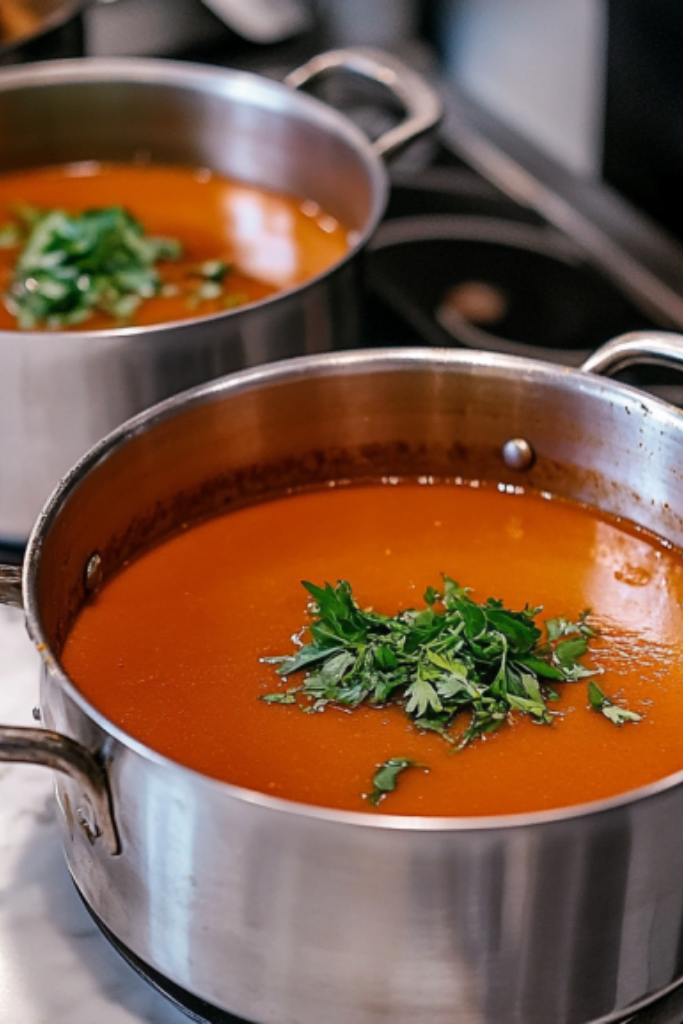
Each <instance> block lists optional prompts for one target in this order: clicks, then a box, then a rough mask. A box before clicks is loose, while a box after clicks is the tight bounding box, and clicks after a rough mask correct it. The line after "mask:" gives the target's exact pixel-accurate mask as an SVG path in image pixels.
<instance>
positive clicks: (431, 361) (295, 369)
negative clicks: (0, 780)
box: [22, 348, 683, 833]
mask: <svg viewBox="0 0 683 1024" xmlns="http://www.w3.org/2000/svg"><path fill="white" fill-rule="evenodd" d="M434 365H441V366H456V367H458V366H459V367H461V368H462V369H463V370H465V371H469V372H474V371H477V372H489V373H501V372H503V373H505V372H507V373H508V374H511V373H512V374H515V375H517V376H520V375H525V376H526V377H527V378H532V377H533V378H535V379H538V378H540V379H541V380H544V379H545V380H548V381H549V382H550V381H554V382H556V383H558V382H560V381H562V382H569V384H570V385H571V386H573V387H577V388H579V390H580V391H582V392H586V391H588V392H589V393H595V394H596V395H598V394H601V393H604V392H605V391H607V392H608V393H609V394H610V396H613V397H614V398H615V399H619V400H622V401H625V402H626V405H627V407H628V408H629V409H632V411H633V413H635V414H638V415H640V416H642V415H643V414H651V415H656V416H658V417H659V418H660V422H661V423H662V425H664V426H666V425H667V424H668V425H669V426H670V427H671V428H672V429H678V430H681V429H683V421H681V413H680V410H679V409H678V408H677V407H676V406H673V405H669V404H668V403H667V402H664V401H662V400H661V399H659V398H655V397H653V396H651V395H649V394H647V393H645V392H643V391H641V390H639V389H638V388H634V387H631V386H630V385H627V384H622V383H620V382H616V381H613V380H609V379H605V378H604V377H600V376H598V375H596V374H592V373H589V372H586V371H584V370H581V369H574V368H571V367H563V366H557V365H555V364H552V363H547V362H545V361H543V360H540V359H529V358H526V357H523V356H510V355H501V354H499V353H491V352H485V351H473V350H470V349H462V350H451V349H428V348H387V349H364V350H349V351H346V352H326V353H317V354H315V355H307V356H299V357H296V358H290V359H284V360H280V361H278V362H272V363H267V364H264V365H261V366H257V367H253V368H249V369H246V370H241V371H237V372H235V373H232V374H228V375H227V376H225V377H222V378H219V379H218V380H214V381H209V382H208V383H205V384H200V385H198V386H197V387H194V388H191V389H189V390H187V391H185V392H181V393H180V394H178V395H174V396H172V397H171V398H168V399H166V400H165V401H163V402H159V403H158V404H157V405H154V406H152V407H151V408H149V409H147V410H145V411H143V412H141V413H139V414H138V415H137V416H135V417H133V418H132V419H130V420H128V421H127V422H125V423H123V424H122V425H121V426H119V427H117V428H116V429H115V430H113V431H112V432H111V433H110V434H108V435H107V436H106V437H105V438H103V439H102V440H101V441H99V442H98V443H97V444H96V445H95V446H94V447H93V448H91V449H90V451H89V452H87V453H86V454H85V455H84V456H83V458H82V459H80V460H79V462H78V463H76V465H75V466H74V467H73V468H72V469H71V470H70V471H69V472H68V473H67V474H66V475H65V476H64V477H63V478H62V480H61V481H60V483H59V484H58V485H57V487H56V488H55V489H54V491H53V492H52V494H51V496H50V497H49V498H48V500H47V502H46V503H45V505H44V507H43V509H42V511H41V513H40V515H39V516H38V519H37V520H36V523H35V524H34V527H33V530H32V531H31V535H30V537H29V540H28V544H27V548H26V557H25V559H24V564H23V570H22V589H23V594H24V608H25V622H26V628H27V630H28V633H29V636H30V637H31V640H32V641H33V643H34V645H35V647H36V648H37V650H38V652H39V653H40V656H41V658H42V660H43V662H44V663H45V666H46V668H47V670H48V671H49V672H50V673H52V674H54V675H57V676H58V678H59V682H60V685H61V686H63V687H64V689H65V690H66V692H67V693H68V694H69V696H70V697H71V699H72V700H73V701H74V702H75V703H76V704H77V705H78V706H79V707H80V708H81V710H82V711H83V712H84V713H85V714H86V715H87V716H88V717H90V718H91V719H92V720H93V721H94V722H96V723H97V725H99V727H100V728H102V729H103V730H104V731H105V732H106V733H107V734H108V735H109V736H113V737H114V738H115V739H116V740H117V741H118V742H120V743H121V744H122V745H123V746H124V747H127V748H129V749H131V750H133V751H135V752H136V753H137V754H139V755H140V756H142V757H144V758H145V759H146V760H148V761H150V762H152V763H154V764H156V765H158V766H160V767H163V768H165V769H170V770H173V771H176V772H178V771H179V772H181V773H185V772H190V773H191V775H192V776H193V777H195V778H196V779H201V780H202V783H203V784H206V785H209V786H213V787H215V786H217V787H219V788H220V790H221V791H222V792H224V793H225V794H226V795H229V796H230V797H232V798H233V799H236V800H240V801H242V802H245V803H249V804H253V805H258V806H262V807H265V808H270V809H273V810H277V811H280V812H281V813H286V814H290V815H293V816H295V817H304V818H307V819H311V820H314V821H326V822H338V823H340V824H346V825H357V826H361V827H364V828H380V829H388V830H390V831H399V832H454V833H460V832H479V831H486V832H489V831H501V830H513V829H518V828H525V827H531V826H542V825H545V826H553V825H557V824H562V823H563V822H565V821H569V820H575V819H580V818H586V817H591V818H592V817H593V816H594V815H597V814H607V813H609V812H611V811H616V810H619V809H623V808H625V807H628V806H630V805H631V804H634V803H638V802H640V801H642V800H647V799H651V798H655V797H657V796H660V795H664V794H666V793H668V792H669V791H670V790H672V789H675V788H677V787H678V786H680V785H682V784H683V768H682V769H681V770H680V771H678V772H675V773H673V774H671V775H667V776H665V777H664V778H662V779H659V780H657V781H655V782H652V783H648V784H647V785H645V786H641V787H639V788H637V789H633V790H629V791H628V792H626V793H622V794H619V795H617V796H613V797H609V798H606V799H602V800H597V801H592V802H590V803H583V804H575V805H571V806H569V807H562V808H555V809H551V810H543V811H533V812H526V813H521V814H509V815H495V816H482V817H476V816H469V817H457V816H453V817H450V816H449V817H430V816H424V817H422V816H403V815H392V814H387V813H383V814H380V815H374V814H369V813H365V812H360V811H342V810H336V809H331V808H326V807H318V806H316V805H309V804H302V803H297V802H295V801H291V800H285V799H282V798H279V797H273V796H269V795H267V794H265V793H260V792H258V791H257V790H251V789H247V788H244V787H241V786H237V785H234V784H232V783H228V782H223V781H221V780H218V779H214V778H212V777H210V776H207V775H204V774H203V773H201V772H197V771H195V770H194V769H191V768H187V767H186V766H185V765H182V764H180V763H178V762H176V761H173V760H172V759H170V758H168V757H166V756H165V755H163V754H160V753H158V752H157V751H155V750H154V749H153V748H151V747H148V746H147V745H146V744H145V743H143V742H142V741H140V740H136V739H135V738H134V737H132V736H130V735H128V733H126V732H125V730H123V729H122V728H120V727H119V726H117V725H115V724H113V723H111V722H110V721H109V720H108V719H107V718H106V716H105V715H103V714H101V713H100V712H98V711H97V709H96V708H94V707H93V706H92V705H91V704H90V702H89V701H88V700H87V699H86V698H85V697H84V696H83V694H81V692H80V690H79V689H78V688H77V687H76V685H75V683H73V682H72V681H71V679H70V678H69V677H68V675H67V674H66V673H65V672H64V671H63V669H62V668H61V665H60V664H59V661H58V659H57V658H56V656H55V655H54V654H53V653H52V652H51V650H50V645H49V641H48V638H47V637H46V636H45V634H44V632H43V628H42V623H41V618H40V611H39V608H38V602H37V597H36V591H37V586H36V584H37V576H38V571H39V563H40V553H41V548H42V544H43V536H44V534H45V533H46V532H48V531H49V529H50V525H51V523H52V522H53V520H54V519H55V518H56V516H57V514H58V513H59V510H60V508H61V507H62V505H63V503H64V502H65V501H66V500H68V498H69V496H70V495H71V494H72V493H73V492H74V491H75V490H76V489H77V487H78V485H79V483H80V481H81V479H82V478H83V477H85V476H86V475H87V474H88V472H89V471H90V470H91V469H94V468H95V467H96V466H97V465H98V464H100V463H101V462H102V461H104V460H106V459H107V457H108V456H109V455H110V454H111V453H112V452H114V451H115V450H117V449H119V448H121V447H123V446H124V445H125V444H126V443H127V442H128V441H129V440H130V439H132V438H134V437H135V436H137V435H138V434H140V433H144V432H145V431H146V430H148V429H152V428H153V427H154V426H155V425H157V424H159V423H162V422H164V421H165V420H167V419H170V418H173V417H174V416H175V415H176V413H177V412H178V411H179V410H182V411H187V410H189V409H192V408H195V407H197V406H201V405H205V404H208V403H210V402H212V401H214V400H217V399H218V398H219V397H221V396H225V395H230V394H239V393H240V392H244V391H249V390H252V389H254V388H255V387H269V386H273V385H277V384H280V383H294V382H296V381H299V380H302V379H304V378H306V377H308V376H311V375H312V374H315V375H322V376H336V375H340V374H345V373H346V374H348V373H349V372H354V371H357V372H363V373H368V372H370V373H374V372H396V371H401V370H403V371H405V370H407V369H409V368H410V367H414V366H417V367H421V368H429V367H430V366H434Z"/></svg>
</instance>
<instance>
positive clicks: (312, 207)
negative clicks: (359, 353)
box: [0, 163, 349, 330]
mask: <svg viewBox="0 0 683 1024" xmlns="http://www.w3.org/2000/svg"><path fill="white" fill-rule="evenodd" d="M18 206H30V207H36V208H39V209H61V210H65V211H66V212H67V213H69V214H80V213H83V212H84V211H85V210H91V209H102V208H106V207H112V206H119V207H123V208H125V210H126V211H127V212H128V213H130V214H132V216H133V217H135V219H136V220H138V221H139V222H140V224H141V225H142V226H143V228H144V230H145V232H146V234H148V235H153V236H164V237H169V238H172V239H176V240H177V241H178V242H179V243H180V244H181V246H182V257H181V258H180V259H178V260H173V261H166V262H163V263H162V264H161V266H160V273H161V278H162V281H163V283H164V284H165V285H166V286H167V287H166V288H165V289H164V292H163V293H161V294H157V295H154V296H152V297H151V298H148V299H146V300H145V301H144V302H142V304H141V305H140V306H139V307H138V309H137V310H136V311H135V314H134V316H133V318H132V320H131V323H132V324H133V325H134V326H146V325H150V324H156V323H160V322H169V321H175V320H185V319H188V318H192V317H197V316H208V315H213V314H216V313H221V312H225V311H226V309H229V308H233V307H234V306H241V305H244V304H246V303H249V302H256V301H258V300H260V299H263V298H266V297H267V296H269V295H273V294H275V293H276V292H279V291H283V290H286V289H289V288H293V287H295V286H297V285H299V284H302V283H303V282H305V281H307V280H309V279H311V278H313V277H315V276H316V275H317V274H319V273H322V272H323V271H325V270H327V269H328V268H329V267H330V266H332V265H333V264H334V263H336V262H337V261H338V260H340V259H341V258H342V257H343V256H344V254H345V253H346V252H347V251H348V247H349V239H348V231H347V229H346V228H345V227H344V226H343V225H341V224H339V223H338V222H337V221H336V220H335V219H334V218H333V217H332V216H330V215H329V214H327V213H325V211H324V210H321V209H320V207H319V206H318V205H317V204H316V203H314V202H312V201H308V200H306V199H302V198H297V197H292V196H288V195H283V194H279V193H276V192H269V191H267V190H265V189H260V188H256V187H254V186H250V185H244V184H240V183H239V182H236V181H232V180H229V179H227V178H223V177H220V176H219V175H217V174H213V173H212V172H211V171H209V170H206V169H203V168H198V169H194V168H188V167H165V166H158V165H149V164H142V163H141V164H100V163H81V164H70V165H65V166H57V167H45V168H37V169H32V170H24V171H20V172H12V173H5V174H2V175H0V224H3V223H5V222H7V221H8V220H10V221H11V218H12V216H13V211H14V210H16V209H17V207H18ZM17 256H18V249H17V247H15V246H7V247H2V246H0V293H2V294H3V295H7V293H8V292H9V290H10V287H11V283H12V278H13V273H14V266H15V263H16V260H17ZM207 261H221V262H224V263H226V264H227V265H228V266H229V270H228V272H227V274H226V276H225V279H224V281H223V282H222V284H223V287H222V289H221V294H220V295H218V296H217V297H215V298H204V297H203V296H202V294H201V292H200V290H199V288H198V282H199V280H200V279H199V278H198V276H197V270H198V268H199V267H201V266H202V265H204V264H206V262H207ZM173 290H176V294H168V293H169V292H171V291H173ZM116 325H117V321H116V320H114V319H113V318H112V317H110V316H107V315H106V314H104V313H100V312H96V313H94V314H92V315H91V316H90V317H89V318H88V319H87V320H86V321H84V322H83V324H82V325H80V326H82V327H83V328H87V329H88V330H102V329H106V328H110V327H113V326H116ZM16 327H17V320H16V317H15V315H13V313H12V312H11V311H10V309H9V308H8V306H7V303H6V302H5V303H4V304H0V329H2V330H13V329H16ZM70 329H71V328H70Z"/></svg>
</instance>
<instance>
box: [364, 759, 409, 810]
mask: <svg viewBox="0 0 683 1024" xmlns="http://www.w3.org/2000/svg"><path fill="white" fill-rule="evenodd" d="M406 768H422V765H419V764H417V763H416V762H415V761H409V760H408V759H407V758H405V757H390V758H389V760H388V761H385V762H384V764H381V765H380V766H379V768H378V769H377V771H376V772H375V774H374V775H373V777H372V792H371V793H368V795H367V799H368V803H370V804H372V806H373V807H377V804H378V803H379V802H380V800H383V799H384V797H385V796H386V795H387V793H393V792H394V790H395V789H396V782H397V781H398V777H399V775H400V774H401V772H404V771H405V770H406Z"/></svg>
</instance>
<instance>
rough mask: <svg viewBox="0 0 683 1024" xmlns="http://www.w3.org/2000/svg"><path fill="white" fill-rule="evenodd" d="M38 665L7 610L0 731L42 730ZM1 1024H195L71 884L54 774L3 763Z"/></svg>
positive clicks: (17, 618) (1, 613)
mask: <svg viewBox="0 0 683 1024" xmlns="http://www.w3.org/2000/svg"><path fill="white" fill-rule="evenodd" d="M37 703H38V656H37V654H36V652H35V651H34V649H33V647H32V645H31V643H30V641H29V639H28V637H27V635H26V632H25V630H24V622H23V616H22V614H21V612H19V611H15V610H14V609H10V608H4V607H0V722H2V723H3V724H7V725H35V723H34V722H33V717H32V709H33V707H34V706H35V705H36V704H37ZM0 1021H2V1022H10V1021H16V1022H17V1024H187V1021H188V1018H187V1017H186V1016H185V1015H184V1014H183V1013H181V1012H180V1011H179V1010H177V1009H176V1008H175V1007H174V1006H172V1005H171V1004H170V1003H169V1002H168V1001H167V1000H166V999H165V998H164V997H163V996H160V995H159V994H158V993H157V992H155V991H154V990H153V989H152V988H151V987H150V986H149V985H147V983H146V982H144V981H142V980H141V979H140V978H139V977H138V976H137V974H136V973H135V972H134V971H133V970H132V968H130V967H129V966H128V965H127V964H126V963H125V962H124V961H123V960H122V959H121V957H120V956H119V955H118V953H116V952H115V951H114V950H113V949H112V947H111V946H109V944H108V943H107V941H106V940H105V939H104V938H103V937H102V935H101V934H100V932H99V930H98V929H97V927H96V925H95V924H94V923H93V922H92V921H91V919H90V917H89V915H88V913H87V911H86V910H85V908H84V907H83V905H82V904H81V901H80V899H79V897H78V895H77V894H76V890H75V888H74V886H73V884H72V882H71V880H70V877H69V873H68V871H67V868H66V864H65V861H64V857H63V855H62V849H61V845H60V841H59V835H58V831H57V823H56V806H55V802H54V797H53V794H52V773H51V772H50V771H48V770H47V769H45V768H39V767H36V766H33V765H23V764H2V763H0Z"/></svg>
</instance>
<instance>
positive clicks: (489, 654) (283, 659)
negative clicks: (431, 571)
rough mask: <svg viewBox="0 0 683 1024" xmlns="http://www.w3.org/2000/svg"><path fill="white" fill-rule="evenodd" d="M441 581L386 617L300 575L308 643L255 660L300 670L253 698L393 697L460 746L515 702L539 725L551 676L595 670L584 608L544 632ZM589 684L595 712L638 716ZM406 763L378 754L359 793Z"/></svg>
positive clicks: (346, 702) (554, 680)
mask: <svg viewBox="0 0 683 1024" xmlns="http://www.w3.org/2000/svg"><path fill="white" fill-rule="evenodd" d="M443 583H444V585H443V590H442V591H441V592H440V591H437V590H435V589H434V588H432V587H429V588H428V589H427V591H426V593H425V595H424V600H425V604H426V608H425V609H424V610H422V611H416V610H415V609H408V610H406V611H402V612H399V613H398V614H397V615H394V616H386V615H380V614H378V613H377V612H374V611H372V610H363V609H361V608H360V607H359V605H358V603H357V601H356V600H355V598H354V596H353V593H352V590H351V586H350V584H349V583H347V582H346V581H345V580H341V581H340V582H339V583H338V584H337V586H336V587H332V586H331V585H330V584H329V583H327V584H325V586H324V587H318V586H316V585H315V584H313V583H308V582H304V583H303V585H304V587H305V588H306V590H307V591H308V592H309V594H310V595H311V597H312V599H313V600H312V601H311V602H310V603H309V612H310V614H311V619H312V621H311V623H310V625H309V626H308V631H309V633H310V636H311V641H310V643H305V644H301V646H300V647H299V649H298V651H297V652H296V653H295V654H293V655H283V656H280V657H275V658H264V659H263V661H264V662H267V663H269V664H275V665H277V666H278V668H277V672H278V674H279V675H280V676H282V677H283V678H287V677H288V676H290V675H292V674H293V673H295V672H299V671H305V673H306V674H305V677H304V680H303V682H302V683H301V684H300V685H299V686H294V687H289V688H288V689H287V690H286V691H280V692H276V693H270V694H266V695H264V696H263V697H262V699H263V700H265V701H268V702H270V703H282V704H297V705H298V706H299V707H300V708H301V710H303V711H306V712H309V713H311V712H317V711H322V710H323V709H324V708H325V707H326V706H327V705H328V704H332V705H336V706H338V707H343V708H347V709H353V708H357V707H360V706H361V705H362V704H365V705H367V706H370V707H383V706H385V705H387V704H394V705H398V706H399V707H401V708H402V709H403V711H404V712H405V714H406V715H407V716H408V718H409V719H410V720H411V721H412V722H413V723H414V724H415V726H416V727H417V728H418V729H420V730H423V731H425V732H427V731H429V732H436V733H438V734H439V735H440V736H442V737H443V738H444V739H445V740H446V741H447V742H449V743H451V744H453V745H454V747H455V748H457V749H462V748H463V747H465V746H467V745H468V744H469V743H471V742H472V741H473V740H475V739H477V738H479V737H482V736H484V735H486V734H487V733H492V732H495V731H496V730H497V729H499V728H500V727H501V725H503V723H504V722H506V721H507V720H508V719H509V717H510V716H511V715H513V714H514V713H515V712H517V713H520V714H523V715H529V716H530V717H531V718H532V720H533V721H534V722H535V723H537V724H539V725H550V724H551V723H552V721H553V719H554V717H555V715H556V714H557V712H554V711H552V710H551V709H550V708H549V706H548V705H549V704H550V703H552V702H553V701H554V700H557V699H558V694H557V693H556V692H555V690H554V689H553V684H558V683H575V682H577V681H579V680H582V679H586V678H588V677H590V676H595V675H597V674H598V673H599V672H600V671H601V669H593V668H587V667H585V666H584V665H582V664H581V662H580V660H579V659H580V658H581V657H582V656H583V655H584V654H585V653H586V652H587V650H588V643H589V640H590V639H591V638H592V637H594V636H595V635H596V630H595V629H594V628H593V627H592V626H591V625H590V624H589V623H588V612H583V613H582V614H581V615H580V616H579V617H578V619H577V621H576V622H573V621H570V620H568V619H565V618H557V619H551V620H549V621H548V622H546V624H545V635H544V634H543V632H542V631H541V629H539V627H538V626H537V625H536V623H535V621H534V620H535V617H536V616H537V615H538V614H539V612H540V611H541V609H540V608H532V607H530V606H528V605H527V606H526V607H525V608H524V610H523V611H519V612H515V611H510V610H509V609H506V608H504V607H503V603H502V601H499V600H495V599H493V598H489V599H488V600H487V601H486V602H484V604H476V603H475V602H474V601H472V600H471V598H470V597H469V596H468V591H467V590H466V589H465V588H463V587H461V586H459V585H458V584H457V583H456V582H455V581H454V580H452V579H451V578H450V577H448V576H445V575H444V577H443ZM591 686H592V687H594V690H592V691H590V692H591V693H592V694H593V696H590V700H591V704H592V705H593V706H596V704H595V703H594V701H595V700H596V699H597V698H596V697H595V693H599V694H600V700H601V705H600V710H602V711H603V713H604V714H606V716H607V717H608V718H610V719H611V721H613V722H616V723H617V724H621V722H622V721H638V720H639V719H640V717H641V716H640V715H636V714H635V713H634V712H626V711H625V709H623V708H621V707H617V706H616V705H614V704H613V702H611V701H610V700H609V698H606V697H604V695H602V693H601V691H600V690H599V688H598V687H597V686H595V684H594V683H592V682H591ZM608 712H609V713H608ZM463 720H464V724H463V726H462V727H461V728H458V725H459V723H460V721H463ZM411 766H412V762H407V761H405V760H404V759H401V758H392V759H390V760H389V761H387V762H385V764H384V765H382V766H381V768H380V769H379V771H378V772H377V773H376V775H375V777H374V779H373V786H374V788H373V791H372V793H371V794H370V796H369V799H370V802H371V803H373V804H374V803H376V802H377V801H378V800H379V799H380V798H381V796H382V795H384V794H386V793H387V792H390V791H392V790H393V789H394V787H395V784H396V779H397V777H398V774H399V773H400V771H402V770H404V769H405V768H407V767H411ZM378 776H379V781H378Z"/></svg>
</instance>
